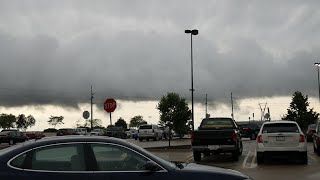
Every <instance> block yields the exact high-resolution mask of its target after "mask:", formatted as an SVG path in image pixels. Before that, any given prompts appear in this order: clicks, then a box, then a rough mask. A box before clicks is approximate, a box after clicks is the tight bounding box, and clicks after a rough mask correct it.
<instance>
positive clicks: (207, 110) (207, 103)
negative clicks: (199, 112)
mask: <svg viewBox="0 0 320 180" xmlns="http://www.w3.org/2000/svg"><path fill="white" fill-rule="evenodd" d="M205 118H206V119H207V118H208V94H206V116H205Z"/></svg>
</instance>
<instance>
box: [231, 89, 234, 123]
mask: <svg viewBox="0 0 320 180" xmlns="http://www.w3.org/2000/svg"><path fill="white" fill-rule="evenodd" d="M231 117H232V119H233V120H234V114H233V97H232V92H231Z"/></svg>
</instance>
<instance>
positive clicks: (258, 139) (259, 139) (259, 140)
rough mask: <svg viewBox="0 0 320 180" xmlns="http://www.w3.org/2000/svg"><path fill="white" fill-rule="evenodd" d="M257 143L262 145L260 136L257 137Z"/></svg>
mask: <svg viewBox="0 0 320 180" xmlns="http://www.w3.org/2000/svg"><path fill="white" fill-rule="evenodd" d="M257 141H258V143H262V136H261V135H259V136H258V138H257Z"/></svg>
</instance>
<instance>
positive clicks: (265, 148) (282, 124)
mask: <svg viewBox="0 0 320 180" xmlns="http://www.w3.org/2000/svg"><path fill="white" fill-rule="evenodd" d="M268 156H269V157H270V156H280V157H287V158H290V157H292V158H299V160H301V163H303V164H307V163H308V155H307V142H306V139H305V135H304V134H303V132H302V131H301V129H300V127H299V125H298V124H297V123H296V122H294V121H271V122H265V123H264V124H263V125H262V126H261V128H260V132H259V134H258V137H257V163H258V164H261V163H263V162H264V161H265V160H267V159H268Z"/></svg>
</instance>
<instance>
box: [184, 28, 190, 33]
mask: <svg viewBox="0 0 320 180" xmlns="http://www.w3.org/2000/svg"><path fill="white" fill-rule="evenodd" d="M184 32H185V33H186V34H190V33H192V31H191V30H189V29H187V30H185V31H184Z"/></svg>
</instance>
